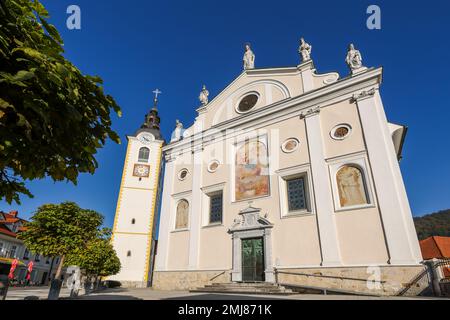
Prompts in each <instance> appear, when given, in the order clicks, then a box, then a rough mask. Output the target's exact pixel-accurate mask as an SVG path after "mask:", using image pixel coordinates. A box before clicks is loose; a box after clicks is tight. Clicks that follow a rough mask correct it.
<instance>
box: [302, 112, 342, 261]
mask: <svg viewBox="0 0 450 320" xmlns="http://www.w3.org/2000/svg"><path fill="white" fill-rule="evenodd" d="M305 123H306V135H307V139H308V147H309V157H310V162H311V175H312V180H313V189H314V197H315V201H314V202H315V205H316V216H317V227H318V229H319V237H320V249H321V253H322V266H339V265H341V264H342V263H341V257H340V252H339V243H338V238H337V232H336V222H335V217H334V208H333V198H332V195H331V190H332V189H331V185H330V178H329V172H328V165H327V163H326V162H325V154H324V146H323V141H322V140H323V137H322V130H321V126H320V109H319V107H318V108H317V109H310V110H308V111H307V112H306V113H305Z"/></svg>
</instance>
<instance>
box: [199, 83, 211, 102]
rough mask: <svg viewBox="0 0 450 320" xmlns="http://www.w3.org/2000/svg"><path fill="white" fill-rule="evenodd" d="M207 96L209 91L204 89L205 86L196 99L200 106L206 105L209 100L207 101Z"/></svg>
mask: <svg viewBox="0 0 450 320" xmlns="http://www.w3.org/2000/svg"><path fill="white" fill-rule="evenodd" d="M208 96H209V91H208V90H207V89H206V86H205V85H203V89H202V91H201V92H200V95H199V97H198V100H200V102H201V104H202V105H204V106H205V105H207V104H208V102H209V100H208Z"/></svg>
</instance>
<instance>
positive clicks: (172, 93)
mask: <svg viewBox="0 0 450 320" xmlns="http://www.w3.org/2000/svg"><path fill="white" fill-rule="evenodd" d="M43 3H44V4H45V5H46V7H47V9H48V10H49V11H50V14H51V20H50V21H51V22H52V23H54V24H55V25H56V27H57V28H58V30H60V33H61V35H62V37H63V39H64V41H65V50H66V57H67V58H68V59H69V60H71V61H72V62H73V63H74V64H75V65H76V66H78V67H79V68H80V69H81V70H82V71H83V72H84V73H87V74H91V75H99V76H101V77H102V78H103V79H104V82H105V84H104V86H105V91H106V92H108V93H109V94H111V95H112V96H114V97H115V99H116V101H117V102H118V103H119V105H121V107H122V110H123V117H122V118H120V119H116V120H115V121H114V123H113V127H114V129H115V130H116V131H117V132H118V133H119V134H120V136H121V138H122V141H123V143H122V144H121V145H116V144H114V143H108V144H107V146H106V147H105V148H103V149H101V150H100V151H99V152H98V156H97V159H98V161H99V168H98V170H97V172H96V173H95V175H89V174H83V175H81V176H80V179H79V183H78V185H77V186H74V185H72V184H71V183H65V182H58V183H53V182H52V181H51V180H49V179H44V180H40V181H33V182H30V183H28V184H27V185H28V187H29V188H30V190H31V191H32V192H33V193H34V195H35V198H33V199H28V198H26V197H23V200H22V205H21V206H18V205H15V204H13V205H12V206H8V205H7V204H6V203H4V202H0V210H4V211H7V210H19V212H20V215H21V216H23V217H25V218H28V217H29V216H30V215H32V213H33V211H35V210H36V209H37V207H39V206H40V205H42V204H44V203H59V202H61V201H64V200H71V201H75V202H77V203H78V204H79V205H80V206H82V207H86V208H91V209H94V210H97V211H99V212H100V213H102V214H103V215H104V216H105V218H106V219H105V225H107V226H112V222H113V218H114V213H115V207H116V201H117V193H118V190H119V185H120V180H121V174H122V165H123V160H124V156H125V150H126V139H125V135H126V134H131V133H133V132H134V131H135V130H136V128H138V127H139V126H140V124H141V123H142V121H143V117H144V114H145V112H146V111H147V110H148V109H149V108H150V107H151V101H152V93H151V92H152V91H153V89H154V88H156V87H158V88H160V89H161V90H162V91H163V94H162V95H161V97H160V104H159V107H160V115H161V119H162V131H163V134H164V136H165V137H166V138H167V137H169V136H170V133H171V131H172V129H173V128H174V125H175V119H180V120H181V121H182V122H183V123H184V124H185V126H186V127H187V126H189V125H190V124H191V123H192V121H193V119H194V117H195V116H196V112H195V109H196V107H197V106H198V100H197V97H198V93H199V90H200V89H201V86H202V84H204V83H205V84H206V85H207V87H208V89H209V91H210V93H211V95H210V97H214V96H215V95H217V94H218V93H219V92H220V90H222V89H223V88H224V87H225V86H226V85H227V84H228V83H229V82H231V81H232V80H233V79H234V78H235V77H236V76H238V75H239V74H240V72H241V59H242V54H243V44H244V43H245V42H247V41H248V42H250V43H251V44H252V49H253V51H254V52H255V54H256V67H276V66H295V65H297V64H298V63H299V56H298V54H297V47H298V41H299V38H300V37H301V36H304V37H305V38H306V40H307V41H308V42H309V43H310V44H312V45H313V54H312V57H313V59H314V62H315V65H316V67H317V69H318V71H319V72H320V73H324V72H330V71H338V72H339V73H340V74H341V76H344V75H346V74H347V73H348V70H347V68H346V65H345V63H344V59H345V54H346V48H347V45H348V44H349V43H350V42H354V43H355V45H356V47H357V48H358V49H359V50H360V51H361V52H362V54H363V58H364V63H365V65H366V66H383V67H384V83H383V85H382V88H381V94H382V98H383V101H384V105H385V108H386V113H387V116H388V119H389V120H390V121H391V122H395V123H401V124H405V125H407V126H408V127H409V132H408V136H407V140H406V143H405V146H404V152H403V154H404V159H403V160H402V161H401V168H402V172H403V177H404V181H405V184H406V189H407V192H408V196H409V200H410V204H411V207H412V211H413V213H414V215H422V214H425V213H430V212H433V211H436V210H440V209H447V208H450V162H449V159H450V143H449V138H450V130H449V129H448V122H449V118H450V103H449V100H450V99H449V90H450V75H449V71H450V59H449V56H448V52H449V51H450V41H448V33H449V32H450V26H449V24H450V19H449V15H450V3H449V2H448V1H427V2H426V5H424V2H423V1H420V2H419V1H373V2H372V1H356V0H353V1H350V0H345V1H298V0H297V1H282V0H279V1H267V2H265V1H221V2H219V1H212V0H209V1H167V0H164V1H157V2H156V1H144V0H128V1H118V0H108V1H106V0H96V1H92V0H70V1H67V0H44V1H43ZM71 4H76V5H78V6H79V7H80V8H81V14H82V16H81V27H82V29H81V30H68V29H67V28H66V19H67V17H68V15H67V14H66V8H67V7H68V6H69V5H71ZM370 4H377V5H379V6H380V8H381V19H382V20H381V24H382V25H381V26H382V29H381V30H369V29H367V28H366V19H367V17H368V15H367V14H366V8H367V7H368V5H370Z"/></svg>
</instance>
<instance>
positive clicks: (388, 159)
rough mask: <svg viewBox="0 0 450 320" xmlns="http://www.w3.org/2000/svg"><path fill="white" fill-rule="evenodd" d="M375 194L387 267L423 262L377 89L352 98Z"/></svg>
mask: <svg viewBox="0 0 450 320" xmlns="http://www.w3.org/2000/svg"><path fill="white" fill-rule="evenodd" d="M353 101H355V102H356V104H357V107H358V110H359V114H360V118H361V124H362V128H363V132H364V138H365V142H366V148H367V152H368V156H369V160H370V164H371V168H372V172H373V180H374V184H375V188H376V190H377V197H378V205H379V208H380V214H381V219H382V223H383V227H384V232H385V237H386V244H387V247H388V251H389V256H390V260H389V263H390V264H396V265H405V264H417V263H419V262H420V261H421V260H422V255H421V252H420V247H419V242H418V239H417V234H416V231H415V227H414V223H413V219H412V214H411V209H410V207H409V203H408V198H407V195H406V190H405V186H404V184H403V179H402V175H401V171H400V166H399V163H398V160H397V157H396V152H395V148H394V144H393V142H392V137H391V135H390V132H389V128H388V122H387V119H386V114H385V112H384V108H383V104H382V101H381V97H380V95H379V92H378V89H377V88H373V89H371V90H367V91H362V92H361V93H359V94H357V95H354V97H353Z"/></svg>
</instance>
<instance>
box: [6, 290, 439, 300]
mask: <svg viewBox="0 0 450 320" xmlns="http://www.w3.org/2000/svg"><path fill="white" fill-rule="evenodd" d="M48 290H49V288H48V287H32V288H10V289H9V290H8V295H7V297H6V300H24V299H25V300H44V299H47V295H48ZM69 294H70V292H69V290H68V289H66V288H63V289H61V294H60V298H62V299H68V298H69ZM77 299H80V300H278V299H290V300H380V299H381V300H382V299H421V297H410V298H401V297H367V296H350V295H314V294H296V295H289V296H277V295H251V294H245V295H244V294H221V293H190V292H188V291H161V290H153V289H149V288H144V289H127V288H115V289H107V290H103V291H100V292H97V293H91V294H89V295H84V296H80V297H78V298H77ZM422 299H432V298H422Z"/></svg>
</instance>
